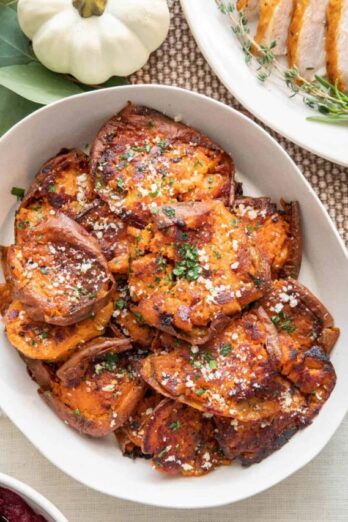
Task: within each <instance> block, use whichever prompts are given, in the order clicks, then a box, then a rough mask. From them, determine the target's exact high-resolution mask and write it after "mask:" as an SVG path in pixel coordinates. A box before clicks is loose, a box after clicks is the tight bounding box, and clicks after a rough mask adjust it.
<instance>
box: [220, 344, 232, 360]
mask: <svg viewBox="0 0 348 522" xmlns="http://www.w3.org/2000/svg"><path fill="white" fill-rule="evenodd" d="M231 351H232V344H225V346H222V348H221V349H220V353H221V355H223V356H224V357H226V355H228V354H229V353H231Z"/></svg>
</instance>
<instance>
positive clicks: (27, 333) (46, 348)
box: [4, 301, 113, 361]
mask: <svg viewBox="0 0 348 522" xmlns="http://www.w3.org/2000/svg"><path fill="white" fill-rule="evenodd" d="M112 311H113V303H112V302H110V303H108V304H107V305H106V306H104V308H102V309H101V310H99V311H98V312H97V313H96V314H95V316H94V317H90V318H88V319H84V320H83V321H80V322H78V323H75V324H72V325H69V326H57V325H52V324H47V323H44V322H39V321H34V320H33V319H31V317H30V316H29V314H28V313H27V311H26V309H25V307H24V306H23V304H22V303H21V302H20V301H13V303H12V304H11V305H10V306H9V308H8V309H7V311H6V313H5V315H4V322H5V328H6V334H7V336H8V339H9V341H10V343H11V344H12V345H13V346H14V347H15V348H16V349H17V350H18V351H19V352H20V353H21V354H23V355H24V356H26V357H29V358H30V359H39V360H45V361H59V360H62V359H66V358H67V357H68V356H70V355H71V354H72V353H73V352H74V351H75V350H76V348H77V346H78V345H81V344H83V343H85V342H87V341H89V340H90V339H93V338H94V337H97V336H99V335H102V334H103V332H104V330H105V328H106V325H107V324H108V322H109V320H110V317H111V314H112Z"/></svg>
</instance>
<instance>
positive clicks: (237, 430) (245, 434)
mask: <svg viewBox="0 0 348 522" xmlns="http://www.w3.org/2000/svg"><path fill="white" fill-rule="evenodd" d="M281 382H282V392H281V393H280V394H279V396H278V398H276V399H275V408H274V412H273V414H271V415H270V416H269V417H265V418H264V419H262V420H259V421H254V422H250V421H245V420H243V419H228V418H223V417H214V421H215V425H216V432H215V434H216V438H217V440H218V442H219V444H220V446H221V448H222V450H223V452H224V454H225V455H226V457H227V458H230V459H232V460H233V459H239V460H240V461H241V463H242V464H243V466H249V465H251V464H255V463H257V462H260V461H261V460H263V459H264V458H266V457H267V456H268V455H270V454H271V453H273V452H274V451H276V450H277V449H279V448H280V447H281V446H283V445H284V444H285V443H286V442H288V440H289V439H290V438H291V437H292V436H293V435H294V434H295V433H296V432H297V431H298V430H299V429H300V428H303V427H305V426H306V425H307V424H309V423H310V422H311V419H312V414H311V413H310V412H309V410H308V408H307V402H306V399H305V397H304V396H303V395H302V394H301V393H300V392H299V391H298V390H296V388H295V387H293V386H291V385H290V384H289V383H288V382H287V381H285V380H282V381H281Z"/></svg>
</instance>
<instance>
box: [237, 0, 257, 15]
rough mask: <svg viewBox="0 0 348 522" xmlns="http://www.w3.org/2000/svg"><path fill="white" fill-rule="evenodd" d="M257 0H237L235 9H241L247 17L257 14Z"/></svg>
mask: <svg viewBox="0 0 348 522" xmlns="http://www.w3.org/2000/svg"><path fill="white" fill-rule="evenodd" d="M259 4H260V1H259V0H238V2H237V9H238V11H243V12H244V13H245V14H246V15H247V17H248V18H249V19H251V18H253V17H254V16H257V14H258V12H259Z"/></svg>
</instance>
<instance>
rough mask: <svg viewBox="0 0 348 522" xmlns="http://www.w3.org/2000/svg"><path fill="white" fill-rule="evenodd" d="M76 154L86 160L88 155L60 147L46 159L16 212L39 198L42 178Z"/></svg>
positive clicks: (77, 150) (80, 151) (78, 150)
mask: <svg viewBox="0 0 348 522" xmlns="http://www.w3.org/2000/svg"><path fill="white" fill-rule="evenodd" d="M73 154H76V157H80V159H81V160H82V159H85V160H86V161H88V156H87V154H85V153H84V152H83V151H82V150H80V149H62V150H61V151H60V152H58V154H56V156H53V157H52V158H50V159H48V160H47V161H46V162H45V163H44V164H43V165H42V167H41V168H40V170H39V171H38V173H37V174H36V176H35V177H34V179H33V182H32V184H31V185H30V187H29V189H28V191H27V192H26V194H25V196H24V198H23V200H22V202H21V204H20V206H19V207H18V212H19V211H20V210H21V209H22V208H26V207H27V206H28V205H30V204H31V203H32V202H33V200H35V199H37V198H39V197H40V196H41V194H40V192H41V190H40V189H41V186H42V183H43V181H44V179H45V178H46V177H47V176H48V175H50V173H51V172H52V171H54V170H55V169H56V168H57V166H59V164H60V163H64V161H66V160H67V159H70V157H71V156H72V155H73Z"/></svg>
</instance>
